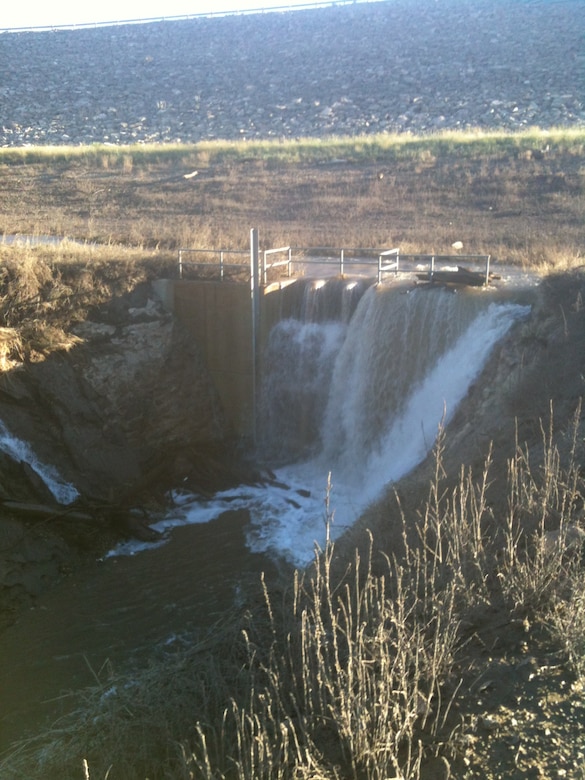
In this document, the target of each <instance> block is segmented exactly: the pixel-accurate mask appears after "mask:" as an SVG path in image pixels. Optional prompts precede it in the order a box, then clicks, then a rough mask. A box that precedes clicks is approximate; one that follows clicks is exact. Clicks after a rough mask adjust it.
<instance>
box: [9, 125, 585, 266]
mask: <svg viewBox="0 0 585 780" xmlns="http://www.w3.org/2000/svg"><path fill="white" fill-rule="evenodd" d="M541 135H542V134H541ZM547 142H548V145H549V147H550V148H549V150H548V151H547V152H546V154H544V155H542V156H538V155H535V154H533V153H532V151H531V144H532V145H534V144H536V145H545V144H546V143H547ZM281 147H282V148H281ZM338 147H339V148H338ZM583 148H584V145H583V141H582V134H581V135H579V134H575V135H574V137H573V136H570V137H569V136H568V135H567V136H563V135H558V137H557V136H554V134H553V135H549V136H547V137H544V136H543V137H541V136H540V135H535V134H534V133H533V134H532V135H530V134H527V135H519V136H506V135H502V136H495V137H494V138H490V139H488V140H485V139H484V140H483V141H482V140H481V139H479V140H477V139H476V140H474V139H473V138H468V137H466V136H459V137H458V136H456V135H455V136H452V135H447V134H446V135H445V136H438V137H436V138H430V139H427V140H426V141H425V140H424V139H406V140H404V139H402V140H400V141H399V140H398V139H394V141H392V139H385V140H384V139H379V140H378V143H377V144H376V142H375V139H374V140H370V141H368V143H366V142H365V141H364V142H363V143H362V144H360V143H359V140H355V141H354V142H353V145H350V142H346V144H345V145H344V144H342V142H341V140H339V141H338V142H337V145H336V144H335V142H334V141H331V142H329V143H321V144H319V143H318V142H317V141H313V144H312V146H310V145H309V142H308V141H305V142H298V143H297V145H296V146H295V144H294V142H290V143H289V144H286V145H281V146H279V145H273V146H272V147H269V148H267V150H263V149H262V148H256V147H255V146H254V145H248V146H246V145H237V144H234V145H233V146H232V147H226V148H225V149H224V148H219V147H218V148H217V149H216V148H215V147H213V145H212V146H210V147H209V149H208V148H204V146H203V145H201V147H199V146H196V147H184V148H182V149H181V148H178V149H172V150H169V151H168V152H167V154H166V155H165V154H164V153H163V152H164V147H159V148H158V150H157V149H156V148H155V149H153V150H150V152H149V151H148V150H144V151H142V152H139V151H138V150H134V151H132V150H130V151H124V153H122V152H118V151H115V150H110V151H103V152H100V153H98V152H94V153H91V154H90V152H89V151H88V152H87V153H86V154H82V153H81V152H78V153H77V154H73V153H71V154H70V155H69V156H68V155H66V154H64V153H63V154H62V155H61V156H59V155H57V154H55V155H54V156H53V157H51V156H50V155H46V156H44V155H40V154H37V155H35V154H33V153H32V152H30V153H29V156H25V155H24V154H23V155H22V156H18V155H13V156H6V157H4V158H0V164H1V165H2V177H1V179H0V215H1V216H0V232H3V233H6V234H12V233H28V234H52V235H68V236H71V237H74V238H77V239H87V240H91V241H98V242H100V243H102V244H109V243H114V244H118V245H123V246H126V247H128V246H133V247H136V246H138V247H145V248H149V249H158V250H163V249H170V250H175V249H177V248H178V247H180V246H193V247H204V248H210V247H212V248H232V249H238V248H240V249H241V248H246V247H247V244H248V236H249V230H250V228H251V227H257V228H258V229H259V231H260V239H261V244H262V246H264V247H268V246H275V245H277V246H281V245H283V244H291V245H293V246H305V247H311V246H333V247H340V246H345V247H381V246H383V247H388V246H397V245H398V246H400V247H401V249H402V251H403V252H407V253H408V252H411V253H417V252H423V253H424V252H436V253H445V252H448V251H450V248H451V244H452V243H453V242H455V241H462V242H463V245H464V250H465V251H466V252H472V253H489V254H492V255H493V256H494V257H495V258H496V260H499V261H501V262H512V263H515V264H519V265H523V266H530V267H538V268H540V269H542V268H549V267H551V266H552V267H556V268H567V267H574V266H575V265H579V264H581V263H582V251H583V250H582V225H583V223H584V221H585V197H584V184H585V166H584V164H583ZM537 151H538V150H537ZM2 159H3V160H4V161H3V163H2ZM195 170H197V171H198V174H197V175H196V176H194V177H193V178H184V176H185V174H190V173H192V172H193V171H195Z"/></svg>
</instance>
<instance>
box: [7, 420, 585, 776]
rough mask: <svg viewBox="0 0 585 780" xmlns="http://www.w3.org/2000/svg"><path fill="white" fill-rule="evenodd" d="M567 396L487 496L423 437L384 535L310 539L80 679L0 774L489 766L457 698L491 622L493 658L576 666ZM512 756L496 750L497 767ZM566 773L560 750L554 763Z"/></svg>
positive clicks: (577, 482) (573, 459)
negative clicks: (139, 666) (203, 627)
mask: <svg viewBox="0 0 585 780" xmlns="http://www.w3.org/2000/svg"><path fill="white" fill-rule="evenodd" d="M580 411H581V410H580V409H578V410H577V411H576V414H575V418H574V422H573V425H572V427H571V430H570V431H567V432H566V435H565V436H563V437H560V439H558V440H557V443H555V440H554V437H553V431H552V422H551V426H550V427H549V428H546V429H543V441H542V456H541V457H540V458H538V462H537V463H531V462H530V457H529V455H528V453H527V452H526V450H525V449H524V448H523V447H522V446H520V445H519V446H518V448H517V451H516V454H515V456H514V457H513V458H512V459H511V460H510V462H509V464H508V481H507V484H508V487H507V491H505V493H506V494H505V496H502V495H500V497H499V500H498V501H497V502H496V503H494V501H493V495H492V488H491V455H490V456H488V458H487V459H486V462H485V464H484V468H483V471H482V473H480V474H474V473H472V471H471V470H469V469H462V470H461V473H460V475H459V478H458V479H457V480H456V481H455V483H450V480H449V479H448V478H447V475H445V473H444V468H443V462H442V448H443V437H442V436H440V437H439V441H438V444H437V446H436V449H435V457H434V476H433V478H432V479H431V481H430V484H429V488H428V493H427V496H426V499H424V500H423V502H422V503H421V504H420V506H419V507H418V511H417V512H416V515H415V516H411V515H410V514H407V513H405V512H404V511H403V510H402V509H401V507H400V502H399V501H396V504H395V509H396V511H395V512H394V513H392V514H391V515H390V517H388V522H394V523H395V525H396V532H397V544H396V548H395V549H394V550H393V551H391V552H390V551H387V552H384V551H380V550H378V549H377V547H376V545H375V540H374V539H373V538H372V536H371V535H370V536H369V542H368V544H367V546H366V548H365V550H364V551H363V552H359V551H358V550H356V551H355V555H354V558H353V560H352V561H351V562H350V563H349V564H347V565H346V563H345V562H343V563H342V560H340V559H339V556H338V552H337V549H336V546H335V545H334V544H333V543H332V542H330V541H328V542H327V544H326V546H325V549H324V550H322V551H321V550H316V555H315V563H314V565H313V566H312V567H311V568H310V569H309V570H308V571H306V572H296V573H295V576H294V582H293V583H292V588H291V589H290V590H285V591H283V592H282V593H281V594H280V596H277V595H276V593H275V592H269V589H268V587H267V586H266V585H264V587H263V593H264V599H263V603H262V604H258V603H257V604H254V603H253V602H250V604H249V605H248V607H249V608H248V610H247V611H246V612H245V613H244V614H242V615H233V616H232V617H231V618H230V619H227V620H226V621H225V622H224V623H223V624H221V625H218V626H216V627H215V630H214V631H213V632H211V633H210V634H209V635H208V636H206V637H204V638H200V639H199V640H198V641H196V640H194V641H193V644H192V645H191V646H190V647H189V648H188V649H187V650H183V651H181V652H180V653H178V654H176V655H175V656H173V657H166V658H165V659H164V660H163V662H162V663H161V662H160V661H159V662H154V663H153V664H152V666H151V668H149V669H147V670H146V671H144V672H142V673H138V674H133V675H132V677H128V678H123V677H122V678H118V679H108V680H107V682H106V683H105V684H100V685H97V686H96V687H95V688H94V689H93V690H90V691H87V692H85V693H84V695H83V697H82V699H81V700H80V702H79V708H78V709H77V711H76V712H74V713H73V714H72V715H70V716H68V717H67V718H65V719H63V720H62V721H61V722H60V723H57V724H55V726H54V728H53V730H52V731H51V732H50V733H47V734H44V735H42V736H41V737H39V738H38V739H36V740H32V741H30V742H29V743H26V744H23V745H22V746H21V748H20V750H18V751H16V752H15V753H13V754H12V755H10V756H8V757H7V758H5V759H4V761H3V762H2V763H1V764H0V771H1V774H2V777H3V778H7V779H8V778H12V777H14V778H16V777H23V776H27V777H29V778H31V780H32V779H33V778H36V777H38V778H40V777H42V778H52V777H55V778H57V777H59V778H74V777H80V776H81V771H82V767H83V766H85V767H86V776H88V777H89V776H90V772H91V777H92V778H96V777H97V778H104V777H108V778H110V780H114V778H124V780H132V779H133V778H141V779H143V778H145V777H158V778H164V777H169V778H170V777H173V778H180V777H185V778H188V777H197V778H206V780H219V779H220V778H221V779H222V780H223V778H225V779H226V780H227V779H228V778H234V779H237V780H244V779H245V780H259V778H293V777H294V778H299V779H300V778H312V779H313V780H317V779H318V778H322V779H323V780H330V779H331V780H332V779H333V778H356V779H357V778H360V779H361V778H388V777H397V778H398V777H405V778H436V777H447V776H448V774H447V773H448V772H452V773H453V776H455V777H463V776H474V775H473V774H467V775H466V774H465V773H466V772H472V770H473V769H477V770H479V771H480V772H481V776H482V777H493V776H496V775H492V774H490V769H489V766H488V765H487V760H486V757H487V751H488V750H489V747H487V746H486V747H483V748H481V749H480V751H479V754H480V757H479V758H478V755H477V752H476V751H474V749H473V741H474V740H476V739H477V733H478V730H479V731H481V725H482V724H483V726H484V727H485V728H486V729H488V730H489V729H492V723H491V721H489V720H488V718H487V716H478V715H477V714H476V715H475V716H474V715H473V711H472V710H469V706H470V695H469V694H470V690H473V686H474V685H476V686H478V677H477V666H476V662H477V660H478V658H479V657H480V656H481V653H482V652H483V650H484V643H485V641H486V640H487V637H488V636H489V632H490V631H493V629H494V626H498V625H499V626H500V630H501V634H500V636H501V638H505V636H506V635H507V636H508V640H510V637H511V636H513V637H514V639H513V641H512V642H510V641H508V642H506V641H505V639H504V645H503V647H502V648H500V653H502V655H501V656H499V658H500V662H501V663H502V664H503V662H504V658H506V655H505V654H511V655H512V656H514V654H516V660H515V661H514V660H513V659H512V662H511V663H512V665H513V666H514V667H515V668H516V669H518V668H521V667H522V664H523V663H526V658H527V657H528V659H530V655H529V651H526V650H525V651H524V653H522V652H521V651H518V650H513V649H512V647H513V645H514V642H515V641H517V640H518V639H519V638H520V639H521V640H522V639H524V640H525V642H526V641H527V642H530V641H531V637H533V636H534V634H535V633H538V634H539V641H540V643H542V642H543V641H544V642H545V643H546V644H547V647H548V649H549V651H550V649H551V648H552V649H553V650H555V651H558V652H559V655H558V657H557V661H560V662H561V664H562V665H563V666H564V668H565V672H566V670H567V669H570V672H571V675H572V678H573V680H576V681H581V682H583V681H584V678H583V673H584V669H585V659H584V647H583V633H582V628H583V625H584V624H585V604H584V603H583V595H582V594H583V590H582V586H583V569H582V565H581V563H582V562H581V543H582V540H583V535H582V534H583V532H582V531H581V534H577V533H576V531H575V529H577V528H578V527H579V523H580V522H582V514H583V496H584V488H585V484H584V481H583V474H582V471H581V469H580V465H579V463H580V462H582V455H583V453H582V450H583V430H582V424H581V422H580V417H581V414H580ZM327 511H328V515H327V522H331V520H332V515H331V513H330V512H329V510H327ZM343 561H345V559H343ZM490 614H491V618H490V617H489V616H490ZM479 616H481V618H479V620H478V617H479ZM482 623H483V625H481V624H482ZM518 626H520V628H519V629H518ZM470 627H474V629H473V631H470ZM528 627H530V628H528ZM518 631H519V633H518ZM531 650H533V648H531ZM495 652H496V653H497V652H498V650H495ZM518 653H519V657H518V655H517V654H518ZM522 658H524V660H523V661H522ZM491 660H493V659H491ZM507 661H508V662H510V658H509V657H508V658H507ZM536 673H537V672H535V674H536ZM479 679H480V681H481V676H480V678H479ZM484 679H485V678H484ZM484 684H485V687H486V688H487V687H489V685H490V684H493V683H490V681H489V679H486V680H485V683H484ZM479 690H482V688H481V685H479ZM509 693H511V692H509ZM471 698H472V699H473V697H471ZM478 698H479V697H478ZM482 717H483V720H482ZM492 720H493V718H492ZM503 720H504V719H502V721H503ZM478 723H479V725H478ZM505 725H506V724H505V723H504V722H500V723H498V722H496V725H495V726H493V728H504V727H505ZM484 751H485V752H484ZM481 756H483V757H484V758H481ZM530 758H531V757H530V756H526V757H524V756H522V755H517V756H516V759H514V760H513V757H512V756H510V758H509V763H508V765H507V771H508V772H511V771H517V772H519V771H520V770H522V768H523V766H524V764H525V765H526V766H527V767H530V766H533V764H531V763H530ZM483 760H486V764H482V761H483ZM552 761H553V763H554V762H557V763H556V766H558V765H559V764H558V761H559V756H552ZM478 762H479V763H478ZM514 764H515V766H514ZM563 765H564V764H563ZM584 769H585V767H584V766H583V764H582V763H581V765H580V766H579V764H578V761H577V764H574V765H573V766H572V769H571V772H572V774H571V775H570V776H571V777H582V776H583V770H584ZM441 772H442V774H441ZM504 776H512V775H511V774H507V773H506V765H504ZM518 776H521V775H518Z"/></svg>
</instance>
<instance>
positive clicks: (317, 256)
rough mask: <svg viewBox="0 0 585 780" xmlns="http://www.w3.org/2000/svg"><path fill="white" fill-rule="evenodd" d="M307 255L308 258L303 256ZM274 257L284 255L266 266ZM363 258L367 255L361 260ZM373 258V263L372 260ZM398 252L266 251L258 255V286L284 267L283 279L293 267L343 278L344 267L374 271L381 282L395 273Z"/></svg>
mask: <svg viewBox="0 0 585 780" xmlns="http://www.w3.org/2000/svg"><path fill="white" fill-rule="evenodd" d="M307 253H309V254H307ZM276 254H286V259H284V260H277V261H276V262H272V263H269V262H268V258H269V257H271V256H272V255H276ZM364 255H370V257H365V256H364ZM376 256H377V259H376ZM390 257H393V258H394V260H393V261H392V262H386V258H390ZM399 258H400V249H398V248H394V249H385V250H383V251H380V250H379V249H347V248H337V247H312V248H311V249H307V248H304V247H294V248H293V247H291V246H282V247H278V248H276V249H266V250H265V251H264V252H263V255H262V284H267V282H268V272H269V271H271V270H273V269H275V268H283V267H285V266H286V275H287V276H288V277H290V276H292V268H293V264H295V263H296V264H298V265H320V266H332V267H333V266H335V267H337V269H338V271H339V274H340V275H341V276H343V275H344V274H345V273H346V271H347V267H348V266H349V267H352V266H365V267H370V268H372V270H374V269H376V272H377V277H378V282H381V281H382V280H383V278H384V274H385V273H388V272H390V271H393V272H394V273H395V274H397V273H398V270H399V263H400V259H399Z"/></svg>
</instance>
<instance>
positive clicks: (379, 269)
mask: <svg viewBox="0 0 585 780" xmlns="http://www.w3.org/2000/svg"><path fill="white" fill-rule="evenodd" d="M307 253H310V254H307ZM194 254H205V255H208V256H212V257H214V258H217V260H214V261H212V262H209V261H187V260H185V259H184V255H194ZM279 254H280V255H282V254H284V255H285V257H284V259H281V260H274V261H272V262H270V261H269V258H272V257H273V256H276V255H279ZM227 255H241V256H243V255H246V256H247V255H248V251H247V250H244V249H179V278H180V279H182V278H183V277H184V268H185V267H187V266H190V267H197V268H210V267H211V268H215V269H216V270H218V271H219V278H220V280H221V281H223V280H224V278H225V271H226V270H227V269H234V268H237V269H239V270H241V271H244V270H246V271H247V272H248V274H249V271H248V269H247V268H246V266H245V265H244V263H226V260H225V258H226V256H227ZM365 255H370V256H369V257H367V256H365ZM439 262H440V263H457V264H458V265H459V264H460V263H470V262H472V263H475V264H476V265H477V264H478V263H481V264H482V265H483V264H485V275H484V272H483V271H482V272H481V274H482V276H483V277H484V281H483V284H484V285H487V284H489V279H490V262H491V255H474V254H469V255H461V254H458V255H438V254H402V253H401V252H400V249H399V248H398V247H394V248H392V249H383V250H380V249H347V248H334V247H311V248H307V247H292V246H281V247H275V248H272V249H265V250H264V251H263V252H262V257H261V259H260V258H259V260H258V265H259V268H258V271H259V281H260V283H261V284H262V285H264V286H266V285H267V284H268V272H269V271H271V270H274V269H277V268H285V267H286V276H287V277H291V276H292V273H293V265H294V264H295V263H296V264H298V265H301V264H302V265H320V266H335V267H337V268H338V272H339V274H340V275H341V276H343V275H344V274H345V273H346V271H347V266H366V267H369V268H371V269H372V272H373V274H375V275H376V277H377V283H378V284H381V283H382V282H383V281H384V279H385V278H386V275H387V274H388V273H393V275H394V276H398V274H408V273H416V272H417V271H421V270H422V269H421V268H420V265H422V264H423V263H424V266H426V269H427V270H426V271H425V273H428V277H429V281H433V277H434V275H435V273H437V270H436V266H437V263H439ZM415 264H417V265H415ZM413 266H414V267H413ZM470 270H471V269H470ZM445 273H448V271H446V272H445ZM455 273H456V272H455V271H453V274H454V275H455ZM474 273H479V272H477V271H475V272H474Z"/></svg>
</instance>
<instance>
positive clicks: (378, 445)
mask: <svg viewBox="0 0 585 780" xmlns="http://www.w3.org/2000/svg"><path fill="white" fill-rule="evenodd" d="M345 286H346V287H349V285H348V284H347V283H346V285H345ZM325 288H327V285H325ZM334 289H335V294H332V292H333V290H332V288H329V289H324V286H323V285H321V286H319V285H315V284H314V283H311V284H310V285H308V286H307V288H306V290H305V293H304V295H303V297H302V302H301V303H300V304H298V302H297V305H296V314H295V313H294V312H293V311H292V309H290V308H289V311H291V312H292V313H291V316H287V317H285V319H283V320H281V321H280V322H279V323H278V324H277V325H276V326H275V327H274V328H273V330H272V332H271V334H270V338H269V343H268V345H267V347H266V352H265V355H264V359H263V366H264V379H263V383H262V399H261V414H260V415H259V417H260V424H261V430H260V436H259V442H260V447H261V453H260V454H261V455H263V456H264V459H265V461H267V462H268V463H270V462H271V460H272V463H274V460H276V461H277V462H278V463H279V464H280V465H279V467H278V468H277V469H276V471H275V475H276V479H275V480H274V482H273V483H272V484H268V485H262V486H254V487H250V486H240V487H239V488H237V489H235V490H230V491H226V492H225V493H221V494H218V495H217V496H216V497H215V498H214V499H213V500H212V501H205V502H201V501H194V500H193V497H192V496H189V495H180V494H177V495H176V496H175V498H176V501H177V504H178V505H179V508H178V509H177V512H176V513H174V514H173V515H172V516H169V517H167V519H166V520H165V521H164V522H163V523H162V524H160V525H159V526H158V528H159V529H161V530H164V529H165V528H168V527H170V526H173V525H175V524H180V523H184V522H191V523H192V522H199V523H200V522H207V521H208V520H209V519H211V518H213V517H216V516H217V515H218V514H219V513H220V512H221V511H222V509H245V510H246V511H247V512H248V513H249V516H250V524H249V527H248V529H247V542H248V546H249V547H250V549H251V550H252V551H254V552H265V553H266V552H268V553H277V554H279V555H283V556H285V557H286V558H288V559H289V560H290V561H292V562H293V563H294V564H296V565H303V564H305V563H307V562H308V561H309V560H310V559H311V557H312V555H313V550H314V544H315V542H317V543H322V541H323V539H324V536H325V528H326V524H325V519H326V518H325V503H324V499H325V493H326V487H327V484H328V477H329V474H331V478H332V484H333V491H332V494H331V496H330V505H331V506H332V507H333V508H334V512H335V514H334V527H333V529H332V532H333V536H334V537H335V536H336V535H339V534H340V533H341V532H342V531H343V530H344V529H345V528H346V527H348V526H350V525H351V524H352V523H354V522H355V520H356V519H357V518H358V517H359V515H360V514H361V513H362V512H363V510H364V509H365V508H366V506H367V505H368V504H369V503H371V502H372V501H374V500H375V499H376V498H377V497H378V496H379V495H380V494H381V493H382V491H383V490H384V488H385V486H386V485H388V484H389V483H391V482H392V481H395V480H397V479H399V478H400V477H402V476H404V475H405V474H407V473H408V472H409V471H410V470H411V469H412V468H414V467H415V466H416V465H417V464H418V463H419V462H420V461H421V460H422V459H423V458H424V457H425V455H426V454H427V453H428V452H429V450H430V449H431V448H432V446H433V443H434V440H435V438H436V435H437V431H438V428H439V426H440V425H441V424H446V423H447V422H448V421H449V420H450V419H451V417H452V415H453V413H454V411H455V409H456V407H457V405H458V404H459V402H460V401H461V400H462V399H463V398H464V397H465V395H466V393H467V391H468V389H469V386H470V384H471V383H472V382H473V381H474V380H475V378H476V377H477V375H478V374H479V372H480V371H481V369H482V367H483V365H484V364H485V362H486V360H487V358H488V356H489V354H490V352H491V350H492V349H493V347H494V345H495V344H496V343H497V342H498V341H499V340H500V339H501V338H502V337H503V336H504V335H505V333H506V332H507V331H508V330H509V328H510V327H511V326H512V324H513V323H514V322H515V321H516V320H518V319H519V318H522V317H525V316H526V315H527V313H528V311H529V308H528V307H526V306H522V305H519V304H516V303H510V302H504V300H503V299H501V298H498V297H497V294H496V293H494V292H493V291H488V290H483V289H482V290H466V291H460V292H451V291H448V290H445V289H429V288H426V289H421V288H418V289H414V288H412V287H408V286H400V285H395V286H394V285H393V286H391V287H390V286H389V287H386V286H371V287H369V288H368V289H367V290H366V291H365V292H364V289H363V287H362V288H360V289H359V290H357V291H355V292H353V291H352V289H349V290H347V289H346V290H345V291H344V290H343V289H342V288H340V286H339V282H338V281H337V282H336V287H335V288H334ZM348 295H349V298H348ZM311 297H312V298H314V299H317V300H312V301H311V300H310V299H311ZM335 300H336V301H337V302H336V303H334V301H335ZM344 300H345V303H344ZM348 300H349V301H350V303H349V304H348ZM325 301H327V305H324V302H325ZM293 308H294V307H293ZM133 549H135V547H132V548H126V550H125V551H131V550H133ZM122 551H124V548H122V549H119V550H118V552H122Z"/></svg>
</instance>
